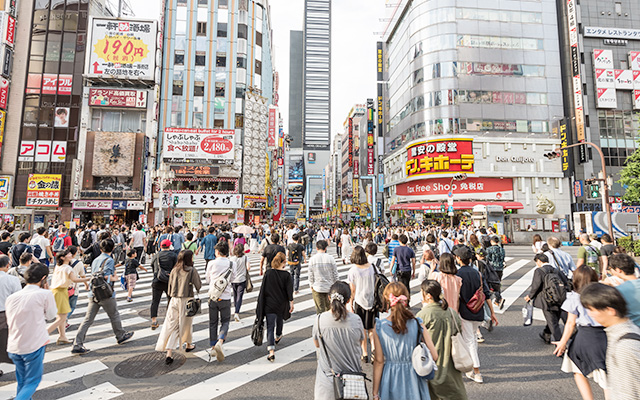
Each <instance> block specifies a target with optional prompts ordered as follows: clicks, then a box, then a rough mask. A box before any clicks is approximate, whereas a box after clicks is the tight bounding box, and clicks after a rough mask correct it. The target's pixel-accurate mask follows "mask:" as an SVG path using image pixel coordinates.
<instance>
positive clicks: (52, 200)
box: [26, 174, 62, 207]
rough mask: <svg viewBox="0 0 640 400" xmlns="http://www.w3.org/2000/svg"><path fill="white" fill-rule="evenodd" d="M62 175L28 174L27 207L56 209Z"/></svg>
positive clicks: (58, 202) (58, 201)
mask: <svg viewBox="0 0 640 400" xmlns="http://www.w3.org/2000/svg"><path fill="white" fill-rule="evenodd" d="M61 187H62V175H56V174H29V180H28V181H27V204H26V206H27V207H58V205H59V204H60V188H61Z"/></svg>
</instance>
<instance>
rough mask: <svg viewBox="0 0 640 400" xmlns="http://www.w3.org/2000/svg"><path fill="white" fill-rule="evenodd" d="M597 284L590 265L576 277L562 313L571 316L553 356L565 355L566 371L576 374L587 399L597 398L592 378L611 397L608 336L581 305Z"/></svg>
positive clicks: (563, 370) (577, 273)
mask: <svg viewBox="0 0 640 400" xmlns="http://www.w3.org/2000/svg"><path fill="white" fill-rule="evenodd" d="M594 282H598V275H597V274H596V272H595V271H594V270H593V269H591V268H589V267H587V266H586V265H583V266H582V267H579V268H578V269H576V271H575V273H574V274H573V284H574V287H573V288H574V291H573V292H569V293H567V295H566V299H565V301H564V302H563V303H562V310H563V311H565V312H566V313H567V322H566V323H565V324H564V332H563V334H562V338H561V339H560V340H559V341H557V342H552V343H553V344H554V345H555V346H556V348H555V350H554V352H553V354H555V355H556V356H558V357H562V356H563V355H564V359H563V361H562V367H561V369H562V372H565V373H568V374H571V373H572V374H573V377H574V379H575V382H576V386H578V390H579V391H580V394H581V395H582V399H583V400H591V399H593V393H592V391H591V385H590V384H589V380H588V379H587V378H588V377H589V378H592V379H593V380H594V381H595V382H596V383H597V384H598V385H600V387H601V388H602V389H604V391H605V397H608V396H607V373H606V372H605V371H606V365H605V352H606V348H607V336H606V333H605V332H604V328H603V327H602V325H600V324H599V323H597V322H595V321H594V320H593V319H592V318H591V317H590V316H589V315H588V313H587V310H586V309H585V308H584V306H583V305H582V303H581V302H580V293H581V291H582V289H584V288H585V287H586V286H587V285H589V284H591V283H594ZM576 328H577V331H576ZM574 333H575V334H574ZM570 341H571V342H570ZM569 342H570V343H569Z"/></svg>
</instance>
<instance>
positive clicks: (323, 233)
mask: <svg viewBox="0 0 640 400" xmlns="http://www.w3.org/2000/svg"><path fill="white" fill-rule="evenodd" d="M330 237H331V232H329V231H328V230H327V227H326V226H324V225H322V228H320V230H319V231H318V235H317V236H316V239H317V240H326V241H327V242H328V241H329V238H330Z"/></svg>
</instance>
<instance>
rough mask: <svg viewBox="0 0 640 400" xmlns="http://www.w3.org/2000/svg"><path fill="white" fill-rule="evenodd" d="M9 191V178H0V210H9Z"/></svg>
mask: <svg viewBox="0 0 640 400" xmlns="http://www.w3.org/2000/svg"><path fill="white" fill-rule="evenodd" d="M10 190H11V177H10V176H0V209H6V208H9V191H10Z"/></svg>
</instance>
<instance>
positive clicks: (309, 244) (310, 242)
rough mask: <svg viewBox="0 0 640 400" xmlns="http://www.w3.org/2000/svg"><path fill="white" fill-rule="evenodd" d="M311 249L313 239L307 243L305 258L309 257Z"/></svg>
mask: <svg viewBox="0 0 640 400" xmlns="http://www.w3.org/2000/svg"><path fill="white" fill-rule="evenodd" d="M312 251H313V241H312V240H310V241H309V243H307V258H309V257H311V252H312Z"/></svg>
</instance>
